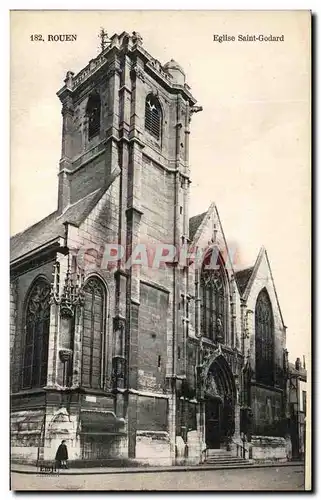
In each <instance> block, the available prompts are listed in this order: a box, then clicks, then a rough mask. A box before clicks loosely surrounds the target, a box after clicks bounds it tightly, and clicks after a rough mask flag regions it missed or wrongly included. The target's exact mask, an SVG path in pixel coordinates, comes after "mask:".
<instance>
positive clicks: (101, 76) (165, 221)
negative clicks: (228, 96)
mask: <svg viewBox="0 0 321 500" xmlns="http://www.w3.org/2000/svg"><path fill="white" fill-rule="evenodd" d="M106 38H107V37H106V34H104V37H103V38H102V51H101V53H100V54H99V55H98V57H96V58H95V59H93V60H91V61H90V62H89V64H88V65H87V66H86V67H85V68H84V69H83V70H81V71H80V72H79V73H78V74H77V75H74V73H72V72H71V71H68V72H67V75H66V79H65V85H64V87H63V88H62V89H61V90H60V91H59V92H58V96H59V98H60V100H61V103H62V115H63V131H62V152H61V160H60V171H59V196H58V198H59V200H58V210H59V211H60V212H64V211H65V210H66V208H67V207H69V206H70V205H74V204H76V203H77V202H78V201H79V200H81V199H83V198H85V197H87V196H90V195H91V194H92V193H95V192H96V191H97V190H99V189H100V188H102V187H103V186H105V185H108V184H109V183H110V180H111V178H112V177H113V172H115V171H118V172H119V177H120V181H119V185H120V189H119V199H118V200H117V206H115V207H114V208H115V213H117V217H118V241H116V242H112V243H117V244H118V245H120V246H121V247H122V248H124V249H126V251H125V255H126V256H133V255H134V254H135V252H136V249H137V248H141V249H143V250H142V251H143V252H145V251H146V259H147V260H148V264H147V265H143V266H126V265H125V262H119V264H118V267H117V271H116V272H115V273H114V275H113V276H112V279H113V280H115V290H116V291H115V295H114V297H112V298H111V300H112V303H113V307H112V309H113V310H114V312H115V314H114V317H113V329H114V336H115V335H116V331H117V332H118V333H117V335H118V334H119V332H120V331H122V332H124V333H123V339H122V341H121V342H118V343H117V345H115V346H114V347H113V349H114V350H115V353H114V354H115V358H117V359H121V358H124V363H123V364H122V363H121V364H122V366H123V367H124V389H125V395H124V392H122V393H121V394H118V395H117V396H116V399H117V401H118V403H119V404H120V406H121V407H123V405H125V408H126V409H127V410H126V411H127V414H126V419H127V422H128V455H129V456H132V457H135V456H137V454H139V446H140V444H142V439H143V437H142V434H141V433H142V432H143V430H146V429H147V430H148V429H151V430H152V429H155V418H157V415H156V414H160V413H163V414H164V415H165V417H164V418H165V420H164V422H162V423H160V424H159V425H160V429H162V430H165V429H166V432H167V433H168V435H169V441H170V443H171V444H170V448H171V450H170V454H171V456H172V458H174V456H175V418H176V416H175V398H176V392H175V391H176V379H177V377H179V376H182V377H183V376H184V374H185V372H186V328H187V326H186V325H187V323H188V305H187V304H188V298H187V295H188V269H187V267H185V268H180V267H179V266H178V258H179V256H178V253H175V254H173V255H172V257H171V261H170V262H167V263H166V265H165V266H158V265H153V263H154V260H153V259H150V255H155V252H156V254H157V251H158V250H157V247H158V246H160V245H171V246H172V247H175V248H176V249H179V248H181V246H182V245H183V244H186V243H188V232H189V218H188V200H189V184H190V167H189V135H190V121H191V116H192V114H193V113H194V112H197V111H200V110H201V108H200V107H198V106H195V104H196V100H195V99H194V97H193V96H192V94H191V92H190V88H189V86H188V85H187V83H186V76H185V73H184V70H183V69H182V68H181V67H180V65H179V64H178V63H176V62H175V61H174V60H171V61H169V62H168V63H166V64H165V65H162V64H161V63H160V62H159V61H158V60H156V59H154V58H153V57H152V56H151V55H150V54H149V53H148V52H147V51H146V50H145V49H144V48H143V40H142V37H141V36H140V34H139V33H137V32H133V33H132V34H131V35H129V34H128V33H126V32H123V33H122V34H120V35H117V34H115V35H113V36H112V37H111V38H110V39H108V40H107V39H106ZM141 245H143V246H141ZM118 345H122V347H121V348H120V347H117V346H118ZM117 349H120V350H119V352H118V351H117ZM116 351H117V352H116ZM145 393H148V394H149V397H150V395H151V394H155V397H157V398H158V403H157V404H158V406H155V405H154V406H153V408H152V409H151V411H147V410H146V409H147V408H150V406H149V404H150V402H149V400H148V401H147V399H148V398H147V396H146V397H145V396H144V394H145ZM118 403H117V404H118ZM163 403H164V406H163V410H164V411H163V410H160V406H162V404H163ZM167 405H168V406H167ZM166 408H167V409H166Z"/></svg>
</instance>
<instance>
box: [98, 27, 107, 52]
mask: <svg viewBox="0 0 321 500" xmlns="http://www.w3.org/2000/svg"><path fill="white" fill-rule="evenodd" d="M98 38H100V49H101V51H102V52H103V51H104V50H105V48H106V47H107V43H108V40H109V38H108V33H107V31H105V30H104V28H100V32H99V35H98Z"/></svg>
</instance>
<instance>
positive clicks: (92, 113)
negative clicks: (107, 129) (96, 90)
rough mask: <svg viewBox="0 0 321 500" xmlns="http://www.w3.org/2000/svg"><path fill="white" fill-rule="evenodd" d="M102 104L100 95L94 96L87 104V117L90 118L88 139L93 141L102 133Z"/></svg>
mask: <svg viewBox="0 0 321 500" xmlns="http://www.w3.org/2000/svg"><path fill="white" fill-rule="evenodd" d="M100 110H101V102H100V97H99V95H98V94H92V95H91V96H90V97H89V99H88V103H87V109H86V115H87V117H88V139H89V140H90V139H92V138H93V137H94V136H95V135H98V134H99V132H100Z"/></svg>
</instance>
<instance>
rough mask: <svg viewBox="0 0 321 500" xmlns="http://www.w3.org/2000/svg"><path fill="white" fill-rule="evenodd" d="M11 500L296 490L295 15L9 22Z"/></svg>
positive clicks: (304, 102) (305, 28)
mask: <svg viewBox="0 0 321 500" xmlns="http://www.w3.org/2000/svg"><path fill="white" fill-rule="evenodd" d="M10 57H11V64H10V65H11V97H10V99H11V103H10V108H11V117H10V119H11V166H10V169H11V187H10V191H11V242H10V378H11V383H10V393H11V394H10V399H11V408H10V432H11V434H10V443H11V454H10V455H11V456H10V459H11V488H12V490H15V491H17V490H37V491H48V490H55V491H66V490H68V491H73V490H78V491H81V490H90V491H94V490H100V491H119V490H122V491H140V490H150V491H241V490H248V491H298V490H301V491H303V490H311V484H312V483H311V404H310V403H311V234H310V232H311V12H310V11H214V10H213V11H201V10H200V11H197V10H196V11H169V10H168V11H152V10H151V11H148V10H145V11H144V10H141V11H137V10H136V11H134V10H133V11H112V10H110V11H108V10H105V11H95V10H89V11H88V10H87V11H76V10H69V11H68V10H66V11H59V10H57V11H53V10H52V11H50V10H42V11H36V10H33V11H32V10H20V11H19V10H17V11H11V55H10Z"/></svg>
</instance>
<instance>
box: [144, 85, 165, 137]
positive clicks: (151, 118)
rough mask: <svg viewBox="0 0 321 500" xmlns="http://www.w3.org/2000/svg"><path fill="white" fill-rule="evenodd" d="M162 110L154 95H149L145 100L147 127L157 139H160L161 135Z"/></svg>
mask: <svg viewBox="0 0 321 500" xmlns="http://www.w3.org/2000/svg"><path fill="white" fill-rule="evenodd" d="M161 126H162V112H161V107H160V104H159V102H158V99H156V97H155V96H153V95H148V96H147V97H146V102H145V129H146V130H147V131H148V132H149V133H150V134H151V135H152V136H153V137H155V139H157V140H159V139H160V136H161Z"/></svg>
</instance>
